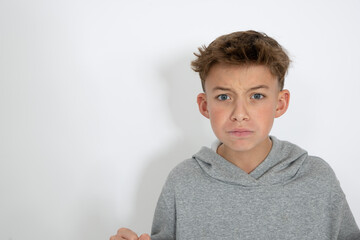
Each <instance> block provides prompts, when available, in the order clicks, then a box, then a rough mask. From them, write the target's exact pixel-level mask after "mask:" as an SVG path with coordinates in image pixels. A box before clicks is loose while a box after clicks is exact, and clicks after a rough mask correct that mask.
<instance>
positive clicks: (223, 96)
mask: <svg viewBox="0 0 360 240" xmlns="http://www.w3.org/2000/svg"><path fill="white" fill-rule="evenodd" d="M217 99H219V100H220V101H225V100H229V99H230V97H229V96H228V95H226V94H220V95H219V96H217Z"/></svg>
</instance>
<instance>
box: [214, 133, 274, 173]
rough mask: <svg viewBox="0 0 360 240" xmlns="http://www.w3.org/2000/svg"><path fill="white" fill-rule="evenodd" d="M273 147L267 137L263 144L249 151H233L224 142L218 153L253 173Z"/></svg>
mask: <svg viewBox="0 0 360 240" xmlns="http://www.w3.org/2000/svg"><path fill="white" fill-rule="evenodd" d="M271 147H272V142H271V140H270V138H267V139H266V140H264V141H263V142H262V143H261V144H259V145H258V146H256V147H255V148H253V149H251V150H249V151H241V152H237V151H233V150H231V149H229V148H226V146H225V145H224V144H222V145H220V146H219V148H218V150H217V153H218V154H219V155H220V156H222V157H223V158H225V159H226V160H228V161H229V162H231V163H232V164H234V165H236V166H237V167H239V168H241V169H242V170H243V171H245V172H246V173H251V172H252V171H253V170H254V169H255V168H256V167H257V166H259V165H260V164H261V163H262V162H263V161H264V160H265V158H266V157H267V155H268V154H269V152H270V150H271Z"/></svg>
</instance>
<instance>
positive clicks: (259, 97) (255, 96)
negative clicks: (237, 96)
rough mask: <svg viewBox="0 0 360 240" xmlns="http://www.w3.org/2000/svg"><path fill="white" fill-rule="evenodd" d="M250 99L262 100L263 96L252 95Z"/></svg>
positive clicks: (259, 94)
mask: <svg viewBox="0 0 360 240" xmlns="http://www.w3.org/2000/svg"><path fill="white" fill-rule="evenodd" d="M251 98H252V99H257V100H259V99H262V98H264V95H262V94H261V93H255V94H254V95H252V96H251Z"/></svg>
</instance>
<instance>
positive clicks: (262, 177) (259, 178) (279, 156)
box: [193, 136, 308, 187]
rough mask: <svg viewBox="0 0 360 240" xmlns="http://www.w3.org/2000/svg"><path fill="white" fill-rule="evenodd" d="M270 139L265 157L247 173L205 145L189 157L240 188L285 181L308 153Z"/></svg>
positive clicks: (204, 168)
mask: <svg viewBox="0 0 360 240" xmlns="http://www.w3.org/2000/svg"><path fill="white" fill-rule="evenodd" d="M270 138H271V140H272V148H271V150H270V152H269V154H268V156H267V157H266V158H265V160H264V161H263V162H262V163H261V164H260V165H259V166H258V167H257V168H255V169H254V170H253V171H252V172H251V173H249V174H248V173H246V172H245V171H243V170H242V169H240V168H239V167H237V166H235V165H234V164H232V163H231V162H229V161H227V160H226V159H224V158H223V157H221V156H220V155H218V154H217V153H216V152H215V151H213V150H212V149H210V148H207V147H203V148H201V150H200V151H199V152H198V153H196V154H195V155H194V156H193V158H194V159H195V160H196V161H197V162H198V163H199V165H200V167H201V168H202V169H203V171H204V172H206V174H208V175H209V176H210V177H212V178H215V179H217V180H220V181H223V182H226V183H230V184H236V185H241V186H244V187H259V186H269V185H275V184H285V183H287V182H289V181H291V180H292V179H293V178H295V177H296V174H297V173H298V171H299V170H300V168H301V166H302V165H303V163H304V161H305V159H307V156H308V154H307V152H306V151H305V150H303V149H301V148H300V147H298V146H296V145H295V144H292V143H290V142H287V141H281V140H278V139H277V138H275V137H273V136H271V137H270Z"/></svg>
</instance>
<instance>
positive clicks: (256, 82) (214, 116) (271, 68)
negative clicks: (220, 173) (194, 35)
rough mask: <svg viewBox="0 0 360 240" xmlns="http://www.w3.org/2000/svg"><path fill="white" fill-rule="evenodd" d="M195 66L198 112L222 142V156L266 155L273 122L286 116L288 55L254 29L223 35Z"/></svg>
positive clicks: (288, 94) (220, 148)
mask: <svg viewBox="0 0 360 240" xmlns="http://www.w3.org/2000/svg"><path fill="white" fill-rule="evenodd" d="M199 50H200V53H199V54H196V56H198V58H197V59H196V60H195V61H193V62H192V66H193V68H194V70H195V71H197V72H199V73H200V77H201V81H202V86H203V89H204V92H203V93H200V94H199V95H198V97H197V103H198V106H199V110H200V113H201V114H202V115H203V116H205V117H206V118H208V119H209V120H210V123H211V127H212V129H213V131H214V133H215V135H216V136H217V138H218V139H219V140H220V141H221V142H222V143H223V144H222V145H221V146H220V147H219V149H218V150H219V154H220V155H222V156H223V157H225V158H226V159H228V160H229V159H231V158H232V157H234V156H236V155H237V154H238V153H241V154H243V153H244V154H245V153H249V154H250V155H251V156H257V155H259V154H260V155H261V153H264V154H265V155H266V154H267V153H268V151H269V149H270V147H271V141H270V139H269V133H270V131H271V128H272V125H273V122H274V118H277V117H280V116H282V115H283V114H284V113H285V112H286V110H287V108H288V105H289V98H290V93H289V91H288V90H284V89H283V85H284V77H285V74H286V71H287V68H288V66H289V61H290V60H289V57H288V56H287V54H286V53H285V51H284V50H283V49H282V47H281V46H280V45H279V44H278V43H277V42H276V41H275V40H273V39H272V38H270V37H267V36H266V35H265V34H262V33H257V32H255V31H247V32H236V33H231V34H229V35H224V36H221V37H219V38H217V39H216V40H215V41H213V42H212V43H211V44H210V45H209V46H208V47H203V48H200V49H199Z"/></svg>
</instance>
